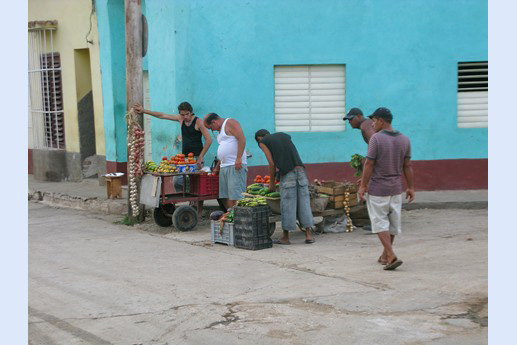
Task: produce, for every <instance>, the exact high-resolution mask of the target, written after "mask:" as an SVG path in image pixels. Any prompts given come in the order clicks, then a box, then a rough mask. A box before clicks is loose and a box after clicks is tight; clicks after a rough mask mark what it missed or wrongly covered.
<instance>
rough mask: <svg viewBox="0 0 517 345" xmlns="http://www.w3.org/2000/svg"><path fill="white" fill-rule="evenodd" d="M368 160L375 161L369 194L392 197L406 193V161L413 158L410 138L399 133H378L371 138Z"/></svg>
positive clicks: (385, 131)
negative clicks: (404, 173) (403, 180)
mask: <svg viewBox="0 0 517 345" xmlns="http://www.w3.org/2000/svg"><path fill="white" fill-rule="evenodd" d="M366 158H367V159H371V160H374V161H375V165H374V166H373V174H372V176H371V178H370V182H369V184H368V194H370V195H375V196H390V195H398V194H401V193H402V192H403V191H404V186H403V184H402V175H403V165H404V159H405V158H411V144H410V142H409V138H408V137H406V136H405V135H404V134H402V133H400V132H398V131H394V132H391V131H387V130H382V131H380V132H377V133H375V134H374V135H372V137H371V138H370V142H369V143H368V154H367V155H366Z"/></svg>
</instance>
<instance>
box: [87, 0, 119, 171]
mask: <svg viewBox="0 0 517 345" xmlns="http://www.w3.org/2000/svg"><path fill="white" fill-rule="evenodd" d="M95 10H96V12H97V21H98V25H99V46H100V61H101V80H102V97H103V102H104V132H105V136H106V160H108V161H112V162H126V161H127V145H126V135H127V130H126V118H125V115H126V43H125V40H126V34H125V15H124V1H121V0H96V1H95Z"/></svg>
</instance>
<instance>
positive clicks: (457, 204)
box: [402, 201, 488, 211]
mask: <svg viewBox="0 0 517 345" xmlns="http://www.w3.org/2000/svg"><path fill="white" fill-rule="evenodd" d="M425 208H428V209H434V210H447V209H461V210H483V209H488V201H439V202H417V203H411V204H403V205H402V209H403V210H406V211H412V210H421V209H425Z"/></svg>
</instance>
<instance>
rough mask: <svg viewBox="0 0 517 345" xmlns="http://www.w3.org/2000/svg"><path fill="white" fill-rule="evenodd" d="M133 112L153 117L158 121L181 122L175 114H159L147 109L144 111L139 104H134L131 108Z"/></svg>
mask: <svg viewBox="0 0 517 345" xmlns="http://www.w3.org/2000/svg"><path fill="white" fill-rule="evenodd" d="M133 110H135V111H136V112H138V113H141V114H148V115H151V116H154V117H156V118H159V119H164V120H171V121H178V122H180V120H181V119H180V116H179V115H177V114H165V113H160V112H158V111H151V110H147V109H144V107H142V106H141V105H140V104H135V105H134V106H133Z"/></svg>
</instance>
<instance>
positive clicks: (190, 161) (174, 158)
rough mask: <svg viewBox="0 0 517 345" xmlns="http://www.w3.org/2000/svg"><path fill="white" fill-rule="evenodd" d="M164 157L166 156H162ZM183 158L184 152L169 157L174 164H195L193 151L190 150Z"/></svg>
mask: <svg viewBox="0 0 517 345" xmlns="http://www.w3.org/2000/svg"><path fill="white" fill-rule="evenodd" d="M164 158H165V159H166V158H167V157H164ZM186 159H187V160H185V154H183V153H178V154H177V155H176V156H172V157H171V163H172V164H175V165H186V164H196V160H195V159H194V153H192V152H190V153H189V154H188V155H187V157H186Z"/></svg>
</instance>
